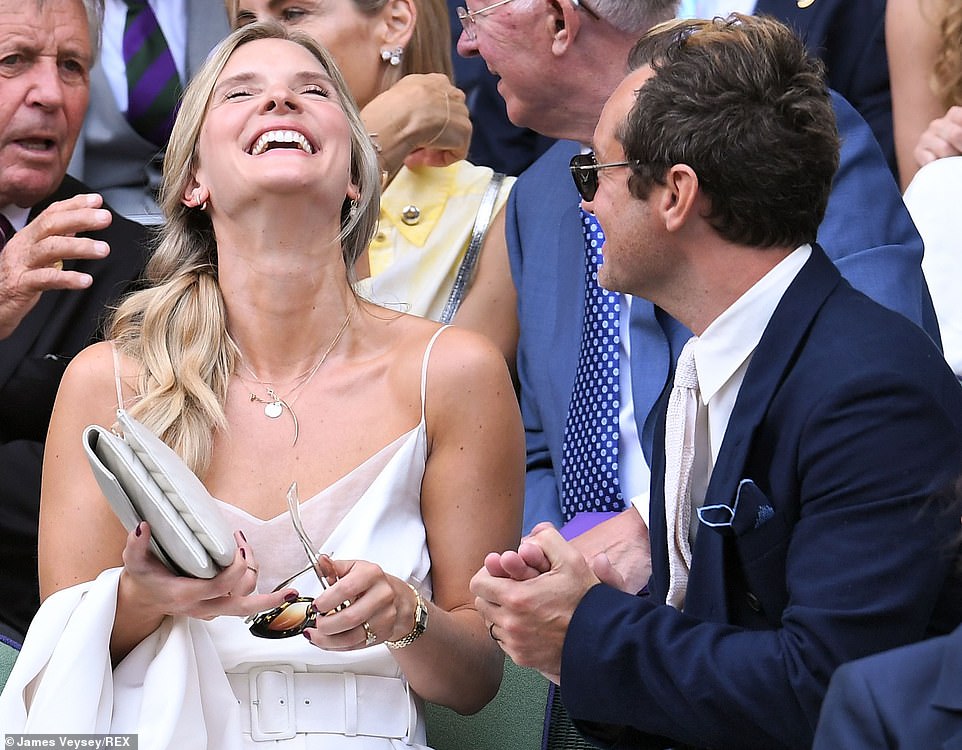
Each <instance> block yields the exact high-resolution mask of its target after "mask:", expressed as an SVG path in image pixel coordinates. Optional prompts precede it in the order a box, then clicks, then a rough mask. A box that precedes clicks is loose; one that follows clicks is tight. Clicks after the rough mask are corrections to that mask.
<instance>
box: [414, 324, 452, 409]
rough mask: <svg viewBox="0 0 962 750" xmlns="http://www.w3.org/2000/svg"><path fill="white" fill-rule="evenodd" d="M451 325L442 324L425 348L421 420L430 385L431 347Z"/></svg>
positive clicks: (422, 370) (422, 373)
mask: <svg viewBox="0 0 962 750" xmlns="http://www.w3.org/2000/svg"><path fill="white" fill-rule="evenodd" d="M450 327H451V326H449V325H447V326H441V327H440V328H439V329H438V330H436V331H435V332H434V335H433V336H432V337H431V340H430V341H429V342H428V345H427V348H426V349H425V350H424V359H423V360H422V361H421V421H422V422H423V421H424V401H425V395H426V394H427V387H428V359H429V358H430V356H431V349H433V348H434V342H435V341H437V339H438V336H440V335H441V332H442V331H445V330H447V329H448V328H450Z"/></svg>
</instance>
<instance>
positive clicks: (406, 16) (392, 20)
mask: <svg viewBox="0 0 962 750" xmlns="http://www.w3.org/2000/svg"><path fill="white" fill-rule="evenodd" d="M380 13H381V22H382V23H383V24H384V28H383V31H382V39H381V46H382V47H384V48H388V49H393V48H395V47H401V48H402V49H403V48H404V47H407V45H408V42H410V41H411V37H412V36H413V35H414V24H415V23H416V22H417V18H418V12H417V9H416V8H415V7H414V2H413V0H388V2H387V3H385V4H384V7H383V8H381V11H380Z"/></svg>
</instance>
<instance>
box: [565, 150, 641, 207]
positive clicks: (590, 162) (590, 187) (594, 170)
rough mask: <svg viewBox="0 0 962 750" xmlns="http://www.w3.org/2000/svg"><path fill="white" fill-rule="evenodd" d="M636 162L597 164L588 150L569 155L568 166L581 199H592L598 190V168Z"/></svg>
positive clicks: (626, 165) (631, 164)
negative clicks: (585, 152)
mask: <svg viewBox="0 0 962 750" xmlns="http://www.w3.org/2000/svg"><path fill="white" fill-rule="evenodd" d="M637 163H638V162H637V161H613V162H610V163H609V164H599V163H598V160H597V159H595V155H594V152H588V153H587V154H575V155H574V156H573V157H571V164H570V165H569V166H568V168H569V169H570V170H571V179H573V180H574V181H575V187H576V188H578V194H579V195H580V196H581V197H582V199H583V200H586V201H593V200H594V199H595V193H597V192H598V170H600V169H611V168H612V167H631V166H634V165H636V164H637Z"/></svg>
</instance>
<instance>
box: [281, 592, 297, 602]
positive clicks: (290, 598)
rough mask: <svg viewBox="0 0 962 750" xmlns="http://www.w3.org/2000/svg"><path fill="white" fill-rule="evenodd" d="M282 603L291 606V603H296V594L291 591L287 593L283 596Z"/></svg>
mask: <svg viewBox="0 0 962 750" xmlns="http://www.w3.org/2000/svg"><path fill="white" fill-rule="evenodd" d="M284 601H285V602H287V603H288V604H291V603H292V602H296V601H297V594H296V593H295V592H293V591H291V592H290V593H288V594H285V595H284Z"/></svg>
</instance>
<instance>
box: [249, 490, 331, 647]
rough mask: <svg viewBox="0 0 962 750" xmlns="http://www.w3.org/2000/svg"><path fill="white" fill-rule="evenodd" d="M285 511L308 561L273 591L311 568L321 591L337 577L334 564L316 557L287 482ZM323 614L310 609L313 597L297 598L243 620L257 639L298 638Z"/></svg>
mask: <svg viewBox="0 0 962 750" xmlns="http://www.w3.org/2000/svg"><path fill="white" fill-rule="evenodd" d="M287 508H288V510H289V511H290V514H291V522H292V523H293V524H294V531H296V532H297V537H298V539H300V540H301V545H302V546H303V547H304V551H305V552H306V553H307V559H308V560H310V561H311V564H310V566H308V567H307V568H304V569H303V570H299V571H298V572H297V573H295V574H294V575H292V576H291V577H290V578H288V579H287V580H286V581H281V582H280V583H279V584H278V585H277V586H276V587H275V588H274V591H280V590H281V589H282V588H284V587H285V586H287V585H288V584H289V583H290V582H291V581H293V580H294V579H295V578H297V577H298V576H299V575H301V574H302V573H304V572H306V571H308V570H310V569H311V568H313V570H314V574H315V575H316V576H317V580H319V581H320V582H321V588H322V589H326V588H327V587H328V586H329V585H330V584H332V583H334V582H336V581H337V574H336V573H335V571H334V563H333V562H332V561H331V558H330V557H328V556H327V555H318V554H317V552H316V551H315V547H314V544H313V543H312V542H311V539H310V537H309V536H308V535H307V532H306V531H305V530H304V526H303V524H302V523H301V514H300V503H299V502H298V500H297V483H296V482H293V483H291V486H290V489H288V491H287ZM347 604H348V603H347V602H344V603H343V604H341V605H339V606H338V607H335V609H334V610H333V611H334V612H337V611H340V610H341V609H343V608H344V607H346V606H347ZM324 614H327V613H324V612H318V611H317V608H316V607H315V606H314V598H313V597H310V596H299V597H297V599H294V600H293V601H290V602H284V603H283V604H281V605H280V606H279V607H274V609H271V610H268V611H267V612H261V613H260V614H258V615H254V616H252V617H249V618H248V619H247V622H250V623H251V626H250V631H251V633H252V634H253V635H256V636H257V637H258V638H290V637H291V636H293V635H300V634H301V633H303V632H304V630H305V629H307V628H313V627H314V625H315V624H316V623H317V617H318V615H324Z"/></svg>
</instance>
